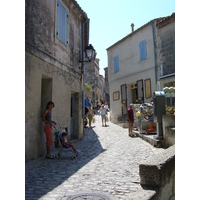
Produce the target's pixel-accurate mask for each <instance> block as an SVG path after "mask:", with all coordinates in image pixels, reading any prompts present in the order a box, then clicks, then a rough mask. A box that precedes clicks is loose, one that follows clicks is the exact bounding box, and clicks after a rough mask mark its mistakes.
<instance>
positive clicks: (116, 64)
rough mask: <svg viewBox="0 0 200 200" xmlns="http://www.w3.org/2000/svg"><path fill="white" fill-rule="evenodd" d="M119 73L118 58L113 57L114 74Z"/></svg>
mask: <svg viewBox="0 0 200 200" xmlns="http://www.w3.org/2000/svg"><path fill="white" fill-rule="evenodd" d="M118 71H119V56H115V57H114V72H115V73H116V72H118Z"/></svg>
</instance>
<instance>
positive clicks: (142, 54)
mask: <svg viewBox="0 0 200 200" xmlns="http://www.w3.org/2000/svg"><path fill="white" fill-rule="evenodd" d="M139 47H140V61H143V60H146V59H147V47H146V40H143V41H141V42H140V43H139Z"/></svg>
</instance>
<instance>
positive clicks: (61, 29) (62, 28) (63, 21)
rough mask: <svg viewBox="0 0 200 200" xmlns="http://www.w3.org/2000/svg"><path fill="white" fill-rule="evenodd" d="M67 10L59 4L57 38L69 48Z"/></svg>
mask: <svg viewBox="0 0 200 200" xmlns="http://www.w3.org/2000/svg"><path fill="white" fill-rule="evenodd" d="M67 16H68V15H67V10H66V9H65V8H64V6H63V5H62V4H61V3H60V2H59V1H58V3H57V38H58V40H60V41H61V42H62V43H63V44H65V45H66V46H67Z"/></svg>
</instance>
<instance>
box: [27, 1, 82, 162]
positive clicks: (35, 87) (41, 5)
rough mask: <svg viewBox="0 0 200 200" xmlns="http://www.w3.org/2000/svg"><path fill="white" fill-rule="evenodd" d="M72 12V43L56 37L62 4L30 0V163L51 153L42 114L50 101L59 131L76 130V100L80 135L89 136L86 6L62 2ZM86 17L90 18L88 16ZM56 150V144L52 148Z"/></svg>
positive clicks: (69, 27) (28, 69)
mask: <svg viewBox="0 0 200 200" xmlns="http://www.w3.org/2000/svg"><path fill="white" fill-rule="evenodd" d="M60 2H62V3H63V4H64V6H65V8H66V9H67V10H68V24H67V25H68V26H67V30H68V36H69V37H68V44H67V46H65V45H64V44H63V43H62V42H60V41H59V40H58V39H57V37H56V27H57V22H56V21H57V20H56V16H57V15H56V8H57V4H56V1H49V0H43V1H38V0H31V1H29V0H26V1H25V14H26V16H25V50H26V53H25V102H26V105H25V160H26V161H27V160H30V159H34V158H37V157H39V156H42V155H44V154H45V152H46V146H45V143H46V138H45V133H44V131H43V125H44V124H43V122H42V120H41V118H42V113H43V111H44V109H45V107H46V104H47V102H48V101H50V100H52V101H53V102H54V103H55V107H54V108H53V110H52V119H53V121H56V122H57V128H58V129H61V128H62V127H64V126H67V127H68V130H69V133H70V131H71V130H72V128H71V127H72V126H71V97H72V96H73V97H74V105H76V106H75V108H74V130H73V131H74V134H75V136H76V138H78V139H80V138H82V137H83V119H82V90H83V82H82V74H81V65H80V64H79V58H80V57H81V55H80V52H81V48H80V47H81V38H82V37H81V34H82V31H81V24H82V20H83V16H82V12H81V11H80V8H79V7H78V8H77V7H76V6H75V5H74V4H73V2H74V1H71V0H67V1H60ZM84 16H85V14H84ZM52 148H53V145H52Z"/></svg>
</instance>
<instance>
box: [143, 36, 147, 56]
mask: <svg viewBox="0 0 200 200" xmlns="http://www.w3.org/2000/svg"><path fill="white" fill-rule="evenodd" d="M143 56H144V60H146V59H147V47H146V40H143Z"/></svg>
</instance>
